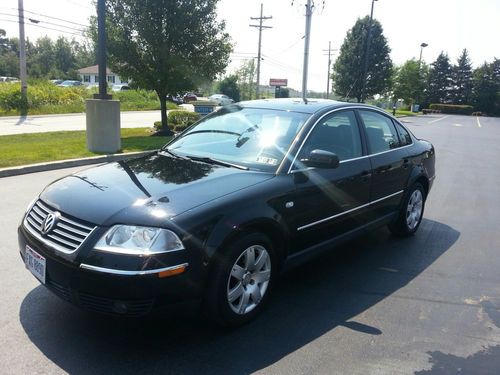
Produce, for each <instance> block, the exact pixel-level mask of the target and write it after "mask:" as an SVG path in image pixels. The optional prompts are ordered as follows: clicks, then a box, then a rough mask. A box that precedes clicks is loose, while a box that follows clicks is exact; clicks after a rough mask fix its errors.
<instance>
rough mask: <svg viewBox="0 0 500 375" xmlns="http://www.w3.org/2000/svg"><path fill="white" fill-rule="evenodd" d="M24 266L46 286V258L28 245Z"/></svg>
mask: <svg viewBox="0 0 500 375" xmlns="http://www.w3.org/2000/svg"><path fill="white" fill-rule="evenodd" d="M24 264H25V265H26V268H27V269H29V270H30V271H31V273H32V274H33V275H35V277H36V278H37V279H38V280H40V281H41V282H42V284H45V258H44V257H43V256H41V255H40V254H38V253H37V252H36V251H35V250H33V249H32V248H31V247H29V246H28V245H26V253H25V256H24Z"/></svg>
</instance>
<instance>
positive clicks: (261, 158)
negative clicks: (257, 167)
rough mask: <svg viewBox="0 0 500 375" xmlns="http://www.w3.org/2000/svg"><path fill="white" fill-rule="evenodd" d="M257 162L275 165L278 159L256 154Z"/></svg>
mask: <svg viewBox="0 0 500 375" xmlns="http://www.w3.org/2000/svg"><path fill="white" fill-rule="evenodd" d="M257 163H262V164H269V165H276V164H278V160H277V159H275V158H266V157H265V156H258V157H257Z"/></svg>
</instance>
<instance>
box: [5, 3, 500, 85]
mask: <svg viewBox="0 0 500 375" xmlns="http://www.w3.org/2000/svg"><path fill="white" fill-rule="evenodd" d="M313 2H314V3H315V8H314V14H313V17H312V28H311V45H310V50H309V74H308V89H309V90H314V91H322V92H324V91H326V84H327V69H328V57H327V56H326V52H325V50H326V49H328V42H329V41H330V42H331V45H332V49H340V46H341V44H342V42H343V40H344V38H345V35H346V33H347V31H348V30H349V29H350V28H351V27H352V26H353V25H354V23H355V22H356V20H357V18H360V17H364V16H366V15H369V13H370V7H371V4H372V0H342V1H341V0H324V1H322V0H314V1H313ZM261 3H262V4H263V6H264V16H272V17H273V18H272V19H270V20H267V21H265V22H264V25H266V26H272V28H271V29H266V30H264V31H263V34H262V54H263V55H262V56H263V60H262V63H261V64H262V65H261V83H262V84H266V83H268V82H269V79H270V78H286V79H288V86H289V87H292V88H294V89H299V90H300V89H301V87H302V67H303V58H304V39H303V37H304V34H305V17H304V15H305V3H306V0H293V1H292V0H220V2H219V6H218V15H219V18H220V19H221V20H225V21H226V29H227V31H228V33H229V34H230V35H231V37H232V41H233V43H234V53H233V54H232V55H231V62H230V63H229V65H228V69H227V73H231V72H233V71H234V70H235V69H237V68H238V67H239V66H240V65H241V64H242V62H243V61H244V60H245V59H248V58H252V57H256V56H257V45H258V29H257V28H253V27H250V26H249V25H250V24H255V22H257V21H252V20H250V17H258V16H259V14H260V4H261ZM17 4H18V0H1V2H0V28H3V29H5V30H6V31H7V36H17V35H18V33H19V29H18V24H17V23H16V22H15V20H16V19H15V16H14V17H13V16H9V14H13V15H15V14H16V11H17V10H16V9H17ZM91 4H92V2H91V0H63V1H61V0H44V1H41V0H24V8H25V10H27V11H31V12H33V13H26V17H28V16H29V17H31V16H32V17H33V18H35V19H37V20H39V21H41V22H40V23H39V24H38V25H39V26H44V27H51V28H56V29H60V30H65V31H66V33H62V32H60V31H54V30H47V29H43V28H40V27H36V26H34V25H27V26H26V35H27V37H29V38H30V39H31V40H35V39H36V38H38V37H40V36H43V35H48V36H50V37H51V38H56V37H57V36H58V35H66V36H68V37H76V38H78V37H77V36H75V35H73V34H68V33H67V32H74V33H78V32H77V31H76V30H75V29H78V28H80V27H81V26H80V25H86V24H88V18H89V16H90V15H92V14H94V13H95V9H94V8H93V7H92V5H91ZM34 13H38V14H34ZM46 15H49V16H51V17H55V18H59V19H60V20H57V19H54V18H52V19H49V18H46V17H45V16H46ZM374 18H376V19H377V20H378V21H380V22H381V24H382V27H383V30H384V35H385V37H386V38H387V40H388V43H389V46H390V48H391V58H392V60H393V62H394V63H395V64H402V63H403V62H404V61H406V60H408V59H411V58H417V59H418V57H419V54H420V44H421V43H423V42H425V43H427V44H428V45H429V46H428V47H427V48H425V49H424V50H423V54H422V60H423V61H425V62H426V63H431V62H433V61H434V60H435V59H436V58H437V56H438V55H439V53H440V52H441V51H444V52H446V53H448V55H449V57H450V59H451V62H452V63H454V62H456V59H457V58H458V56H459V55H460V54H461V52H462V50H463V49H464V48H467V50H468V52H469V56H470V58H471V61H472V64H473V66H479V65H481V64H482V63H483V62H485V61H492V60H493V58H495V57H497V58H500V42H499V41H498V38H499V37H500V21H499V20H500V0H475V1H471V0H467V1H466V0H419V1H408V0H376V1H375V3H374ZM8 20H10V21H14V22H9V21H8ZM62 20H64V21H70V22H73V23H65V22H63V21H62ZM48 22H51V23H52V25H51V24H49V23H48ZM60 25H65V26H67V27H62V26H60ZM71 28H73V29H71ZM336 53H337V52H334V53H333V57H332V59H333V60H335V57H336V56H337V55H336Z"/></svg>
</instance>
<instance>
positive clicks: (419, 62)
mask: <svg viewBox="0 0 500 375" xmlns="http://www.w3.org/2000/svg"><path fill="white" fill-rule="evenodd" d="M427 46H428V44H427V43H422V44H421V45H420V57H419V58H418V70H419V71H420V64H421V63H422V50H423V49H424V48H425V47H427Z"/></svg>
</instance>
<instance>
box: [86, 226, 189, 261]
mask: <svg viewBox="0 0 500 375" xmlns="http://www.w3.org/2000/svg"><path fill="white" fill-rule="evenodd" d="M95 249H96V250H100V251H108V252H112V253H120V254H129V255H139V256H144V255H153V254H161V253H167V252H169V251H177V250H183V249H184V246H183V244H182V242H181V240H180V239H179V237H177V235H176V234H175V233H174V232H172V231H170V230H168V229H162V228H152V227H140V226H132V225H115V226H113V227H112V228H111V229H109V230H108V231H107V232H106V234H105V235H104V236H102V237H101V239H100V240H99V241H98V242H97V244H96V245H95Z"/></svg>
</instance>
